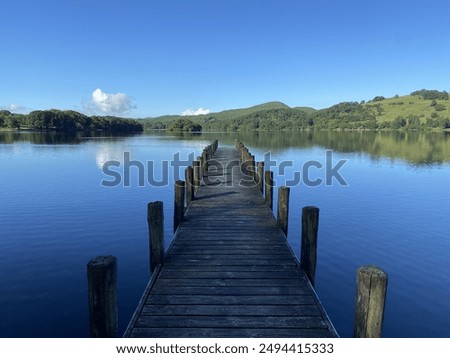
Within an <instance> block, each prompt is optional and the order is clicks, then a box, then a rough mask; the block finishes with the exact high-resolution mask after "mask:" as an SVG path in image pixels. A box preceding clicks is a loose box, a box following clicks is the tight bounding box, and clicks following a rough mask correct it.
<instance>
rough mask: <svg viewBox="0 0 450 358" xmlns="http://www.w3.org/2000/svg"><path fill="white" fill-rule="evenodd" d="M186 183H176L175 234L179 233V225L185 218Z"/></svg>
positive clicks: (182, 181) (179, 181)
mask: <svg viewBox="0 0 450 358" xmlns="http://www.w3.org/2000/svg"><path fill="white" fill-rule="evenodd" d="M185 188H186V183H185V182H184V180H177V181H175V200H174V208H173V232H175V231H177V229H178V225H180V223H181V222H182V221H183V217H184V195H185Z"/></svg>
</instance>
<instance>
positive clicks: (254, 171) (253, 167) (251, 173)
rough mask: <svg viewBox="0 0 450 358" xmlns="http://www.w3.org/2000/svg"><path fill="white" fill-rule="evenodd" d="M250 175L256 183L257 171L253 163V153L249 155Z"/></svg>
mask: <svg viewBox="0 0 450 358" xmlns="http://www.w3.org/2000/svg"><path fill="white" fill-rule="evenodd" d="M250 175H251V176H252V178H253V180H254V181H255V183H257V182H258V177H257V173H256V165H255V156H254V155H251V156H250Z"/></svg>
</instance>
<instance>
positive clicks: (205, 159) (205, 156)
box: [202, 149, 208, 176]
mask: <svg viewBox="0 0 450 358" xmlns="http://www.w3.org/2000/svg"><path fill="white" fill-rule="evenodd" d="M207 171H208V153H207V151H206V149H204V150H203V153H202V175H203V176H205V174H206V172H207Z"/></svg>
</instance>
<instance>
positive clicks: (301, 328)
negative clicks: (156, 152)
mask: <svg viewBox="0 0 450 358" xmlns="http://www.w3.org/2000/svg"><path fill="white" fill-rule="evenodd" d="M238 158H239V156H238V151H237V150H235V149H234V148H219V149H218V150H217V151H216V152H215V154H214V157H213V160H212V161H210V167H209V171H208V172H206V173H205V176H204V178H203V182H202V185H201V187H200V189H199V190H198V191H197V193H196V195H195V200H194V201H192V203H191V204H190V206H189V207H188V209H187V211H186V213H185V217H184V220H183V221H182V223H181V224H180V226H179V227H178V230H177V231H176V233H175V236H174V239H173V242H172V245H171V247H170V248H169V249H168V251H167V253H166V257H165V260H164V263H163V265H161V266H160V267H158V268H157V269H156V270H155V272H154V274H153V276H152V279H151V280H150V282H149V283H148V286H147V288H146V290H145V292H144V294H143V296H142V298H141V301H140V303H139V306H138V307H137V309H136V312H135V314H134V316H133V317H132V319H131V321H130V323H129V326H128V328H127V330H126V332H125V334H124V337H215V338H220V337H337V333H336V331H335V329H334V327H333V325H332V323H331V322H330V320H329V318H328V316H327V314H326V313H325V310H324V309H323V307H322V305H321V303H320V301H319V299H318V297H317V295H316V293H315V291H314V289H313V287H312V286H311V284H310V282H309V280H308V279H307V278H306V275H305V273H304V272H303V270H302V269H300V268H299V265H298V261H297V260H296V258H295V257H294V255H293V253H292V251H291V249H290V247H289V245H288V244H287V241H286V237H285V234H284V233H283V231H282V230H281V229H280V228H279V226H278V225H277V222H276V220H275V218H274V216H273V214H272V210H271V209H270V208H269V207H268V206H267V205H266V203H265V201H264V198H263V197H262V195H261V192H260V190H259V188H258V187H257V186H256V185H255V183H254V182H251V181H250V180H249V178H248V177H246V176H245V175H244V174H242V173H241V170H240V168H239V159H238Z"/></svg>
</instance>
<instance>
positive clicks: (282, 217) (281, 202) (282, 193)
mask: <svg viewBox="0 0 450 358" xmlns="http://www.w3.org/2000/svg"><path fill="white" fill-rule="evenodd" d="M289 192H290V188H288V187H287V186H281V187H279V188H278V206H277V223H278V226H280V228H281V230H283V232H284V234H285V235H286V236H287V233H288V219H289Z"/></svg>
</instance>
